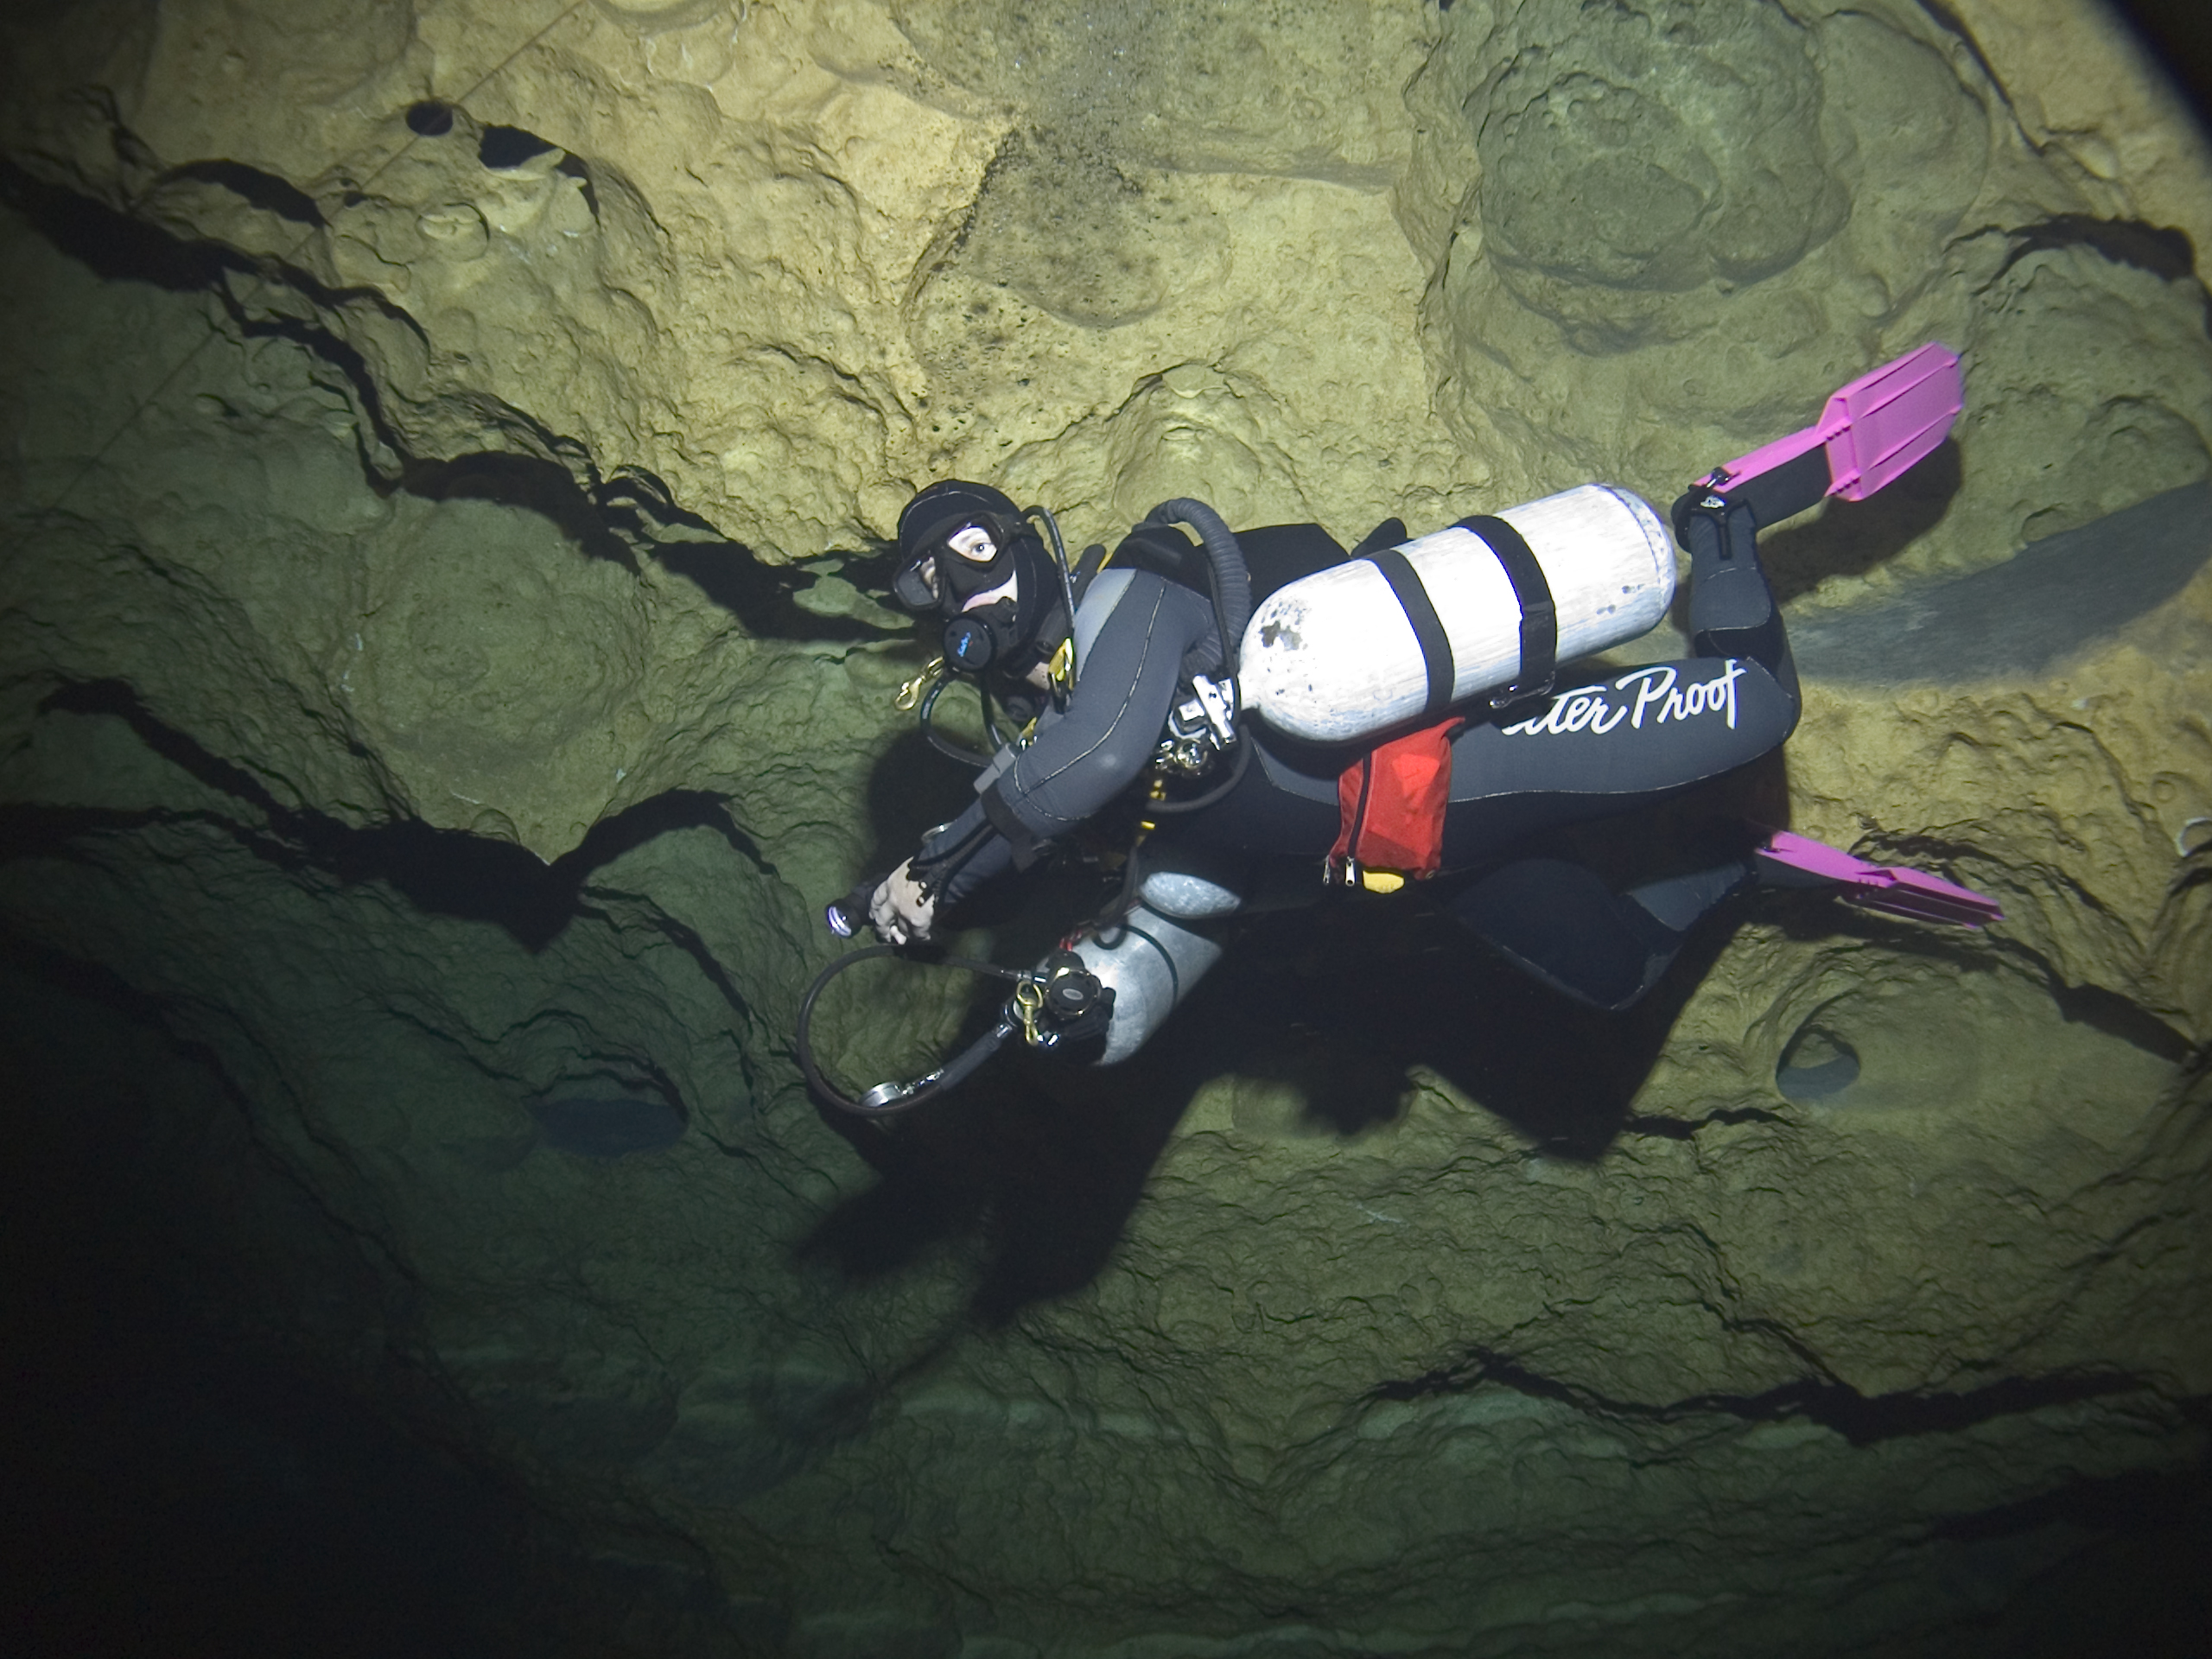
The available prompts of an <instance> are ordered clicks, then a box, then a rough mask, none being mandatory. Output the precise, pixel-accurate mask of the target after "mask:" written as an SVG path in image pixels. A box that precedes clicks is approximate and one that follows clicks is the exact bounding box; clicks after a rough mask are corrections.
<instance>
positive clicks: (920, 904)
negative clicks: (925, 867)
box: [868, 860, 937, 944]
mask: <svg viewBox="0 0 2212 1659" xmlns="http://www.w3.org/2000/svg"><path fill="white" fill-rule="evenodd" d="M936 919H937V898H936V895H934V894H933V893H929V892H927V891H925V889H924V887H922V884H921V883H920V882H918V881H917V880H914V868H913V862H912V860H909V861H907V862H906V863H904V864H901V865H900V866H899V868H897V869H895V870H893V871H892V872H891V874H888V875H887V876H885V877H884V878H883V880H881V881H880V882H879V883H877V884H876V889H875V893H874V896H873V897H872V898H870V899H868V923H869V925H871V926H873V927H874V929H875V936H876V938H879V939H881V940H882V941H883V942H884V943H885V944H926V943H927V942H928V940H929V938H930V927H931V924H932V923H934V922H935V921H936Z"/></svg>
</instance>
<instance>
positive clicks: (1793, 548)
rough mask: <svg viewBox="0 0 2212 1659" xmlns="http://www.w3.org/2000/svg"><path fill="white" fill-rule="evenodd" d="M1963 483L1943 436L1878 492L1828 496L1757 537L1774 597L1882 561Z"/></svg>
mask: <svg viewBox="0 0 2212 1659" xmlns="http://www.w3.org/2000/svg"><path fill="white" fill-rule="evenodd" d="M1964 481H1965V472H1964V469H1963V467H1962V466H1961V462H1960V459H1959V446H1958V442H1957V441H1956V440H1955V439H1952V438H1946V439H1945V440H1944V441H1943V442H1942V443H1941V444H1939V445H1938V446H1937V447H1936V448H1934V449H1933V450H1931V451H1929V454H1928V455H1927V457H1926V458H1925V459H1924V460H1923V461H1920V462H1919V463H1918V464H1917V465H1916V466H1915V467H1913V468H1912V469H1911V470H1910V472H1908V473H1906V474H1904V475H1903V476H1902V477H1900V478H1898V479H1897V480H1896V481H1895V482H1893V483H1891V484H1889V485H1886V486H1884V487H1883V489H1882V490H1881V492H1880V493H1878V494H1876V495H1871V496H1869V497H1867V498H1866V499H1865V500H1864V501H1846V500H1844V499H1841V498H1840V497H1834V498H1831V499H1829V500H1828V502H1827V505H1825V506H1824V507H1823V509H1822V510H1821V512H1820V514H1819V515H1818V516H1817V517H1814V518H1802V519H1796V520H1792V521H1791V522H1790V523H1789V524H1783V525H1781V526H1779V527H1777V529H1775V530H1772V531H1768V532H1767V533H1766V534H1764V535H1763V536H1761V537H1759V558H1760V562H1761V563H1764V565H1765V566H1766V572H1767V581H1768V583H1769V585H1770V586H1771V587H1772V588H1773V589H1774V597H1775V602H1776V603H1777V604H1783V605H1786V604H1788V603H1789V601H1791V600H1793V599H1795V598H1796V597H1797V596H1798V595H1799V594H1805V593H1809V592H1811V591H1812V590H1813V589H1814V588H1817V587H1819V586H1820V584H1821V582H1823V581H1825V580H1826V579H1827V578H1828V577H1830V576H1837V575H1852V576H1855V575H1864V574H1866V572H1867V571H1869V570H1872V569H1874V568H1875V567H1876V566H1877V565H1881V564H1886V563H1889V561H1890V560H1891V559H1893V558H1895V557H1896V556H1897V555H1898V554H1899V553H1902V552H1903V551H1904V550H1905V549H1906V548H1907V547H1909V546H1910V545H1911V544H1912V543H1914V542H1916V541H1917V540H1918V539H1919V538H1920V537H1923V536H1924V535H1926V534H1927V533H1928V532H1929V531H1931V530H1933V529H1934V528H1935V527H1936V524H1939V523H1940V522H1941V521H1942V518H1943V515H1944V514H1945V513H1947V512H1949V511H1950V510H1951V502H1952V500H1953V499H1954V498H1955V497H1956V496H1957V494H1958V493H1959V489H1960V486H1961V484H1962V483H1963V482H1964ZM1684 604H1685V606H1687V600H1685V601H1684ZM1684 614H1685V616H1687V610H1685V613H1684Z"/></svg>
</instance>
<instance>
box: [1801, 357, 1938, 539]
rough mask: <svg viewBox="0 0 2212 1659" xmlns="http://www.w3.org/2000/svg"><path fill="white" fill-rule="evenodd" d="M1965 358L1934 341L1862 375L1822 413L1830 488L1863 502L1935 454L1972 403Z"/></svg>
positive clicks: (1834, 398) (1821, 425) (1837, 394)
mask: <svg viewBox="0 0 2212 1659" xmlns="http://www.w3.org/2000/svg"><path fill="white" fill-rule="evenodd" d="M1965 399H1966V384H1965V382H1964V380H1963V379H1962V378H1961V377H1960V374H1959V356H1958V353H1956V352H1954V351H1953V350H1952V349H1951V348H1950V347H1949V346H1946V345H1944V344H1943V343H1942V341H1940V340H1929V342H1928V344H1926V345H1925V346H1921V347H1920V348H1919V349H1918V350H1916V351H1912V352H1908V353H1905V354H1904V356H1903V357H1901V358H1899V359H1897V361H1896V362H1894V363H1885V364H1884V365H1882V366H1881V367H1880V368H1878V369H1877V370H1875V371H1874V372H1872V374H1868V375H1862V376H1860V377H1859V378H1858V379H1856V380H1854V381H1853V382H1852V383H1851V384H1850V385H1847V386H1846V387H1845V388H1844V389H1843V390H1842V391H1839V392H1837V393H1836V394H1835V396H1834V397H1831V398H1829V399H1828V406H1827V409H1826V410H1824V411H1822V413H1821V424H1820V427H1819V431H1820V434H1821V440H1822V441H1823V442H1826V443H1827V447H1828V480H1829V482H1828V493H1829V494H1831V495H1840V496H1841V497H1842V498H1843V499H1845V500H1847V501H1863V500H1865V499H1866V498H1867V497H1868V496H1870V495H1872V494H1873V493H1874V492H1875V491H1877V490H1878V489H1880V488H1881V487H1882V486H1884V485H1885V484H1888V483H1891V482H1892V481H1893V480H1896V479H1897V478H1898V477H1899V476H1900V475H1901V474H1904V472H1906V471H1907V470H1908V469H1910V467H1912V465H1913V464H1914V463H1915V462H1916V461H1920V460H1922V459H1923V458H1924V457H1925V456H1927V455H1928V454H1929V453H1931V452H1932V451H1933V450H1934V449H1935V448H1936V445H1938V444H1940V443H1942V442H1943V440H1944V438H1945V437H1946V436H1948V435H1949V433H1950V430H1951V423H1952V422H1953V421H1955V420H1956V419H1957V418H1958V415H1959V410H1961V409H1962V408H1964V407H1965V406H1966V402H1965Z"/></svg>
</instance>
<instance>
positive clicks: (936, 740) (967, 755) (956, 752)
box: [921, 679, 991, 770]
mask: <svg viewBox="0 0 2212 1659" xmlns="http://www.w3.org/2000/svg"><path fill="white" fill-rule="evenodd" d="M951 683H952V682H951V681H950V679H944V680H939V681H938V683H936V684H935V685H933V686H931V687H930V690H929V695H928V696H925V697H924V698H923V699H922V707H921V725H922V735H923V736H924V737H926V738H927V739H929V741H930V747H931V748H933V749H935V750H936V751H937V752H938V753H939V754H942V755H947V756H949V757H950V758H951V759H952V760H957V761H958V762H959V763H960V764H961V765H962V766H974V767H976V768H977V769H978V770H980V769H981V768H982V767H984V766H989V765H990V764H991V757H990V756H989V755H988V754H978V753H976V751H975V750H973V749H969V748H963V747H961V746H960V745H959V744H957V743H955V742H954V741H952V740H951V739H950V738H949V737H939V736H938V730H937V728H936V727H935V726H933V725H931V723H930V716H931V714H933V713H934V712H935V711H936V709H937V700H938V698H939V697H941V696H944V689H945V687H947V686H948V685H950V684H951Z"/></svg>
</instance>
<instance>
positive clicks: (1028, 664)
mask: <svg viewBox="0 0 2212 1659" xmlns="http://www.w3.org/2000/svg"><path fill="white" fill-rule="evenodd" d="M1050 558H1051V556H1050V555H1049V554H1047V553H1046V551H1045V544H1044V543H1043V542H1041V541H1040V540H1039V539H1038V537H1037V532H1036V531H1034V530H1033V529H1032V528H1031V527H1030V524H1029V521H1028V520H1027V519H1026V518H1023V517H1022V514H1021V510H1020V508H1019V507H1017V506H1015V505H1014V500H1013V498H1012V497H1010V496H1008V495H1007V494H1005V493H1003V492H1001V491H999V490H995V489H993V488H992V487H991V486H989V485H988V484H969V483H964V482H963V481H961V480H958V479H947V480H944V481H943V482H942V483H938V484H932V485H931V486H929V488H927V489H925V490H924V491H923V492H922V493H920V494H919V495H918V496H916V497H915V498H914V499H912V500H911V501H909V502H908V503H907V504H906V511H905V512H901V513H900V514H899V574H898V575H897V576H896V578H895V579H894V580H893V584H892V588H893V593H894V594H896V595H897V596H898V599H899V603H900V604H902V605H904V606H905V607H906V608H907V609H908V610H910V611H912V612H913V613H916V614H917V615H924V616H926V615H932V614H933V615H935V616H937V617H938V618H939V619H941V620H942V624H943V627H944V660H945V663H946V664H947V665H948V666H950V667H951V668H954V669H957V670H959V671H961V672H963V673H968V674H981V673H982V672H983V671H985V670H987V669H989V670H997V671H1001V672H1002V673H1006V674H1008V675H1014V676H1020V675H1021V674H1023V673H1025V672H1027V671H1028V670H1029V669H1030V668H1032V667H1033V666H1035V664H1037V663H1038V662H1039V660H1040V659H1041V658H1043V657H1044V655H1045V654H1046V651H1047V650H1048V649H1049V647H1048V646H1047V645H1046V644H1045V643H1044V641H1043V639H1042V636H1043V634H1044V633H1045V632H1046V629H1047V626H1048V625H1050V624H1051V623H1052V620H1053V617H1054V610H1055V606H1056V602H1057V601H1058V598H1059V589H1058V585H1057V584H1056V583H1055V582H1053V580H1052V566H1051V563H1050Z"/></svg>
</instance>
